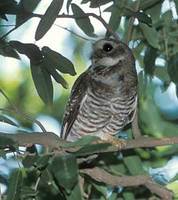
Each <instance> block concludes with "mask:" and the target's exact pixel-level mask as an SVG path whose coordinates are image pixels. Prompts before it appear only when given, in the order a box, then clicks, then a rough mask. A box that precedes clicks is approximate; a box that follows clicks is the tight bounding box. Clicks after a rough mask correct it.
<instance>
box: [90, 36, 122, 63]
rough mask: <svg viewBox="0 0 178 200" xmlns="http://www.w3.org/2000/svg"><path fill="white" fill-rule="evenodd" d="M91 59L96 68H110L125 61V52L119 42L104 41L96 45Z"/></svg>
mask: <svg viewBox="0 0 178 200" xmlns="http://www.w3.org/2000/svg"><path fill="white" fill-rule="evenodd" d="M91 59H92V64H93V65H94V66H98V65H103V66H107V67H110V66H113V65H116V64H117V63H118V62H119V61H120V60H123V59H125V52H124V49H123V48H122V47H121V46H120V45H119V43H118V42H116V41H114V40H112V39H108V40H107V39H102V40H99V41H97V42H96V43H95V44H94V46H93V54H92V56H91Z"/></svg>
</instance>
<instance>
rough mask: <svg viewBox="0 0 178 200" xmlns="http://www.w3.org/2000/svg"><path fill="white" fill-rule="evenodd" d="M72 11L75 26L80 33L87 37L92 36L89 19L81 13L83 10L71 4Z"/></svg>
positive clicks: (92, 30)
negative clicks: (80, 30) (78, 28)
mask: <svg viewBox="0 0 178 200" xmlns="http://www.w3.org/2000/svg"><path fill="white" fill-rule="evenodd" d="M71 6H72V11H73V13H74V16H75V21H76V23H77V25H78V26H79V27H80V28H81V29H82V31H83V32H84V33H85V34H87V35H89V36H94V28H93V25H92V24H91V22H90V19H89V17H88V16H87V15H86V14H85V13H84V12H83V10H82V9H81V8H80V7H79V6H77V5H76V4H71Z"/></svg>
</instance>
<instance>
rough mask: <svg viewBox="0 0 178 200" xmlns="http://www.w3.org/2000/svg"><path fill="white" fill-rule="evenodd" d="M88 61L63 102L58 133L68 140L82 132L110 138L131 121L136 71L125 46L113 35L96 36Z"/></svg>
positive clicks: (105, 138)
mask: <svg viewBox="0 0 178 200" xmlns="http://www.w3.org/2000/svg"><path fill="white" fill-rule="evenodd" d="M91 61H92V65H91V66H90V67H89V69H87V70H86V71H85V72H84V73H83V74H81V75H80V76H79V78H78V79H77V80H76V82H75V84H74V86H73V88H72V91H71V96H70V99H69V102H68V105H67V106H66V112H65V115H64V120H63V125H62V131H61V135H62V137H63V138H66V139H67V140H69V141H74V140H76V139H78V138H79V137H81V136H83V135H95V136H98V137H100V138H101V139H103V140H109V141H112V138H113V137H111V136H113V135H115V134H117V133H118V132H119V131H121V130H122V129H123V127H124V126H126V125H127V124H128V123H130V122H131V121H132V120H133V116H134V113H135V108H136V104H137V75H136V69H135V60H134V57H133V55H132V52H131V50H130V49H129V48H128V46H127V45H125V44H124V43H122V42H120V41H116V40H114V39H102V40H99V41H97V42H96V43H95V44H94V46H93V52H92V56H91ZM113 141H114V140H113Z"/></svg>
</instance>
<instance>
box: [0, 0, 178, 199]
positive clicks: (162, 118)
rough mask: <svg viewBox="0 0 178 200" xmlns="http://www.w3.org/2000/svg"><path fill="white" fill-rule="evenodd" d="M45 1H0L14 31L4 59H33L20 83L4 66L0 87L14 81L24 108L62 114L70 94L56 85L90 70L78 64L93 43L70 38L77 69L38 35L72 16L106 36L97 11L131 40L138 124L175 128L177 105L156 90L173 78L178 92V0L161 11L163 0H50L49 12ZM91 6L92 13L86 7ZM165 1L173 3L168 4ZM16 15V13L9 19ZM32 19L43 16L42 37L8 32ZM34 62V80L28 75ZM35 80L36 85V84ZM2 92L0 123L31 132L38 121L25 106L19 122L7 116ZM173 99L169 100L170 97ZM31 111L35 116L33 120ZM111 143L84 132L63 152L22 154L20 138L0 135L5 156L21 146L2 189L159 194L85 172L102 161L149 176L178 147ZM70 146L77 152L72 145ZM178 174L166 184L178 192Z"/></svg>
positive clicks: (5, 38)
mask: <svg viewBox="0 0 178 200" xmlns="http://www.w3.org/2000/svg"><path fill="white" fill-rule="evenodd" d="M43 3H44V1H42V0H20V1H18V2H17V1H15V0H6V1H0V20H1V21H0V25H4V24H5V25H7V23H9V24H14V27H13V29H12V30H11V29H9V27H6V26H3V27H2V30H1V32H0V33H1V38H0V55H1V57H2V59H3V57H7V58H6V59H9V57H11V58H15V59H16V60H19V62H20V63H21V65H24V66H25V65H26V64H24V63H23V60H24V57H23V55H25V56H27V58H28V59H29V60H30V67H24V66H23V67H21V73H22V74H21V76H22V77H23V78H22V80H21V81H19V80H18V81H17V82H18V84H19V85H18V86H17V83H15V81H13V80H11V79H13V77H12V78H9V79H8V81H7V80H5V81H4V79H3V78H4V76H5V75H4V74H3V73H2V74H3V75H1V73H0V87H2V88H3V89H4V88H10V89H7V90H9V91H8V92H9V93H11V99H12V101H13V102H15V103H16V104H17V105H18V107H20V109H21V110H24V111H26V112H27V113H31V112H32V113H33V114H34V116H35V115H36V116H37V115H39V114H41V113H46V114H48V115H51V116H53V117H54V118H56V119H57V120H58V119H60V120H61V118H62V114H63V111H64V104H65V103H66V99H67V96H68V93H67V92H66V91H63V90H62V89H61V90H60V95H56V94H55V89H56V88H58V86H59V84H60V85H61V86H62V88H64V89H67V88H68V87H71V85H72V84H71V82H72V81H71V80H73V78H72V76H75V75H76V74H77V73H76V71H77V72H81V71H83V70H84V69H83V68H82V67H80V66H81V65H84V63H81V62H82V61H81V58H82V60H84V59H83V52H84V51H85V50H86V51H87V49H86V46H85V45H84V44H85V42H82V40H81V38H80V39H79V40H76V39H75V40H74V39H71V38H72V37H71V36H70V38H69V40H68V41H67V45H69V44H70V43H72V45H71V47H72V46H73V49H74V51H73V52H74V53H73V61H74V62H75V64H76V66H77V68H76V69H75V68H74V64H73V63H72V62H71V61H70V60H69V59H68V58H67V57H66V55H68V54H67V52H63V54H64V55H62V54H61V52H58V51H57V50H53V49H52V47H51V46H50V45H45V46H41V45H40V42H41V39H43V38H45V37H46V36H47V33H49V32H50V31H52V30H51V27H52V26H54V23H55V22H56V21H57V20H58V21H59V23H60V21H62V20H63V18H68V19H71V21H72V20H73V23H76V25H77V26H78V28H79V30H80V31H81V32H79V34H78V33H77V35H83V33H84V34H85V37H87V39H88V40H89V41H90V39H91V40H92V39H94V40H95V39H96V37H97V36H98V37H100V35H99V34H97V31H96V30H95V24H94V22H93V21H92V18H95V20H98V21H100V22H101V26H102V25H103V27H104V28H105V29H106V31H105V35H106V36H112V37H115V35H113V32H115V33H117V34H119V36H120V39H121V40H122V41H128V45H129V46H130V47H131V49H132V51H133V53H134V56H135V59H136V61H137V64H138V69H139V70H138V71H139V73H138V78H139V126H140V128H141V131H142V133H143V134H145V135H147V136H154V137H164V136H173V135H176V134H177V130H178V129H177V128H178V127H177V119H178V108H177V107H176V105H174V106H172V105H171V103H170V106H172V107H171V111H170V110H169V108H167V107H166V105H167V104H168V103H164V107H161V106H160V104H161V103H160V102H161V97H159V102H158V100H156V96H157V95H158V94H157V93H158V90H161V94H165V93H166V92H167V91H168V90H167V89H168V88H169V86H171V84H172V83H174V86H175V90H176V95H178V43H177V41H178V27H177V18H176V17H175V15H176V14H178V1H177V0H171V1H170V5H171V6H170V7H169V8H167V10H166V11H163V10H164V9H163V7H164V6H165V1H164V0H147V1H144V0H136V1H132V0H115V1H111V0H100V1H99V0H82V1H80V2H79V3H73V1H72V0H68V1H67V2H66V3H65V1H63V0H52V1H51V3H50V4H49V5H48V8H47V9H46V11H45V12H44V14H38V13H36V11H35V9H36V8H38V7H40V5H41V4H43ZM87 6H88V7H89V8H90V12H87V9H84V8H85V7H87ZM166 6H167V7H168V5H167V4H166ZM173 8H175V9H173ZM175 10H176V11H177V13H175ZM98 11H99V12H98ZM100 12H101V13H100ZM106 12H107V13H109V14H110V15H109V16H110V17H109V19H108V20H106V21H108V23H106V21H105V18H104V16H105V15H104V14H105V13H106ZM97 13H99V14H97ZM11 15H13V16H15V18H11ZM102 17H103V18H102ZM33 18H39V19H40V21H39V24H38V26H37V27H36V30H35V36H34V38H32V40H31V41H34V39H35V40H36V41H38V40H40V41H39V43H37V42H35V43H32V42H31V41H30V42H28V41H26V42H24V40H22V38H21V35H19V36H18V37H17V36H16V37H17V38H15V39H14V37H10V36H9V34H10V33H11V32H13V31H16V29H17V28H18V27H22V28H24V29H26V27H27V26H26V23H28V22H29V21H30V20H31V19H33ZM134 19H136V20H135V21H134ZM74 20H75V22H74ZM133 21H134V23H133ZM29 28H30V23H29ZM64 29H66V28H64ZM67 29H68V27H67ZM111 30H112V31H111ZM72 31H73V30H72ZM72 31H71V32H72ZM74 32H75V31H74ZM72 33H73V32H72ZM59 37H61V36H60V35H59ZM12 38H13V39H12ZM67 39H68V38H67ZM51 40H55V38H51ZM59 45H62V44H59ZM71 47H69V48H71ZM65 53H66V54H65ZM2 65H3V63H2ZM3 67H4V66H3ZM12 68H13V66H12ZM79 68H80V69H79ZM29 69H30V70H31V75H32V79H30V78H29V77H30V75H29ZM14 76H15V74H14ZM17 76H19V75H18V74H17ZM19 77H20V76H19ZM155 78H158V79H159V81H158V79H155ZM1 79H2V80H1ZM155 80H157V82H156V81H155ZM32 82H33V83H34V86H33V85H31V83H32ZM158 82H159V85H158ZM56 83H59V84H56ZM15 85H16V86H15ZM33 88H35V90H36V91H37V93H38V96H39V97H40V98H41V100H42V101H43V103H45V105H44V104H42V103H40V101H39V97H38V96H37V97H34V95H33V94H34V93H33V92H32V91H33ZM167 93H168V92H167ZM59 96H60V97H59ZM54 97H55V98H54ZM2 99H3V98H2V97H0V105H1V104H2V107H3V108H4V109H1V112H2V113H1V114H0V124H3V125H4V124H6V125H7V124H9V125H12V126H15V127H16V129H17V132H20V131H23V130H24V129H26V130H28V131H30V132H33V131H34V129H33V123H32V122H31V121H33V120H31V118H30V117H28V116H26V115H24V114H23V112H22V116H19V115H20V114H21V112H18V111H17V112H14V111H13V112H12V113H13V114H14V113H15V114H14V118H15V119H17V121H18V122H20V123H16V122H15V121H14V120H12V119H11V118H10V117H8V116H11V115H7V111H8V110H11V108H12V105H9V104H7V102H6V101H5V100H2ZM6 100H8V99H7V98H6ZM169 101H171V100H170V98H169ZM8 102H9V100H8ZM52 103H53V105H52ZM48 105H50V106H48ZM168 110H169V112H168ZM12 113H10V114H12ZM8 114H9V113H8ZM23 116H26V117H23ZM27 118H28V120H29V119H30V120H29V121H27V120H26V119H27ZM37 124H38V123H37ZM19 125H20V128H19ZM38 125H39V124H38ZM0 131H1V130H0ZM124 131H125V130H124ZM2 132H3V131H2ZM126 133H127V134H128V135H131V131H130V129H126ZM129 138H131V137H130V136H129ZM110 147H111V145H110V144H109V143H108V144H107V143H105V144H103V143H99V142H98V138H97V137H92V136H86V137H83V138H80V139H79V140H78V141H76V142H73V143H65V144H62V145H61V146H60V148H61V149H62V150H61V149H60V150H61V151H59V152H60V153H59V152H58V150H57V151H55V150H51V149H50V148H49V149H48V148H45V147H40V148H36V146H32V147H27V148H25V150H24V151H25V153H24V152H23V153H22V154H19V152H20V149H19V148H18V141H17V140H15V141H14V140H12V139H11V138H8V137H4V136H1V135H0V154H1V156H2V157H3V158H4V159H7V158H6V154H7V153H8V152H15V153H14V155H15V156H13V157H12V159H13V160H16V162H19V163H18V167H15V168H16V169H13V170H12V168H11V167H10V172H11V173H10V174H9V175H8V176H7V175H6V176H5V175H4V174H3V172H2V173H1V174H0V182H1V183H2V184H4V185H6V186H7V190H6V191H5V192H4V193H3V195H2V196H3V199H7V200H19V199H22V200H30V199H38V200H48V199H54V200H73V199H74V200H80V199H99V200H103V199H109V200H116V199H143V198H144V199H158V197H156V195H155V194H153V193H152V192H150V191H148V190H147V189H146V188H145V187H140V188H138V187H135V188H132V187H124V188H122V187H119V186H118V187H111V186H110V185H107V184H106V183H104V182H99V181H96V180H94V178H93V177H92V176H89V175H86V174H85V173H84V170H85V169H93V168H95V167H98V168H100V169H104V170H105V171H106V172H108V173H110V174H112V175H114V176H118V177H122V176H136V175H148V176H149V168H154V167H160V166H163V165H164V164H165V163H166V162H167V160H169V159H170V157H171V156H172V155H177V146H169V147H159V148H158V147H156V148H152V149H144V148H143V149H141V148H138V149H134V150H124V151H123V152H118V153H112V152H107V150H108V149H109V148H110ZM68 148H69V149H72V151H66V149H68ZM39 149H40V150H39ZM61 152H62V153H61ZM101 152H102V153H101ZM17 157H18V158H17ZM14 158H15V159H14ZM7 161H8V159H7ZM19 166H20V167H19ZM7 168H8V167H7ZM170 171H171V170H170ZM153 178H154V177H153ZM163 178H164V177H163ZM163 178H162V179H161V178H160V177H159V176H158V178H157V180H156V181H157V182H158V183H162V182H161V181H162V180H163ZM176 180H177V177H175V178H174V179H171V181H170V183H169V184H168V188H170V189H171V190H172V191H173V192H174V198H175V199H176V198H177V190H178V188H177V185H176V182H175V181H176ZM166 183H167V182H166ZM164 184H165V183H164Z"/></svg>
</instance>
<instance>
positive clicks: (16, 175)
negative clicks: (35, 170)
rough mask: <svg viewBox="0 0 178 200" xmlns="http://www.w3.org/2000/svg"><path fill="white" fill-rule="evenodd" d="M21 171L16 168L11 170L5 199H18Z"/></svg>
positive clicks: (21, 179) (21, 178)
mask: <svg viewBox="0 0 178 200" xmlns="http://www.w3.org/2000/svg"><path fill="white" fill-rule="evenodd" d="M22 181H23V177H22V171H21V170H20V169H16V170H14V171H13V172H12V174H11V176H10V179H9V186H8V190H7V198H6V200H19V199H20V190H21V187H22Z"/></svg>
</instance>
